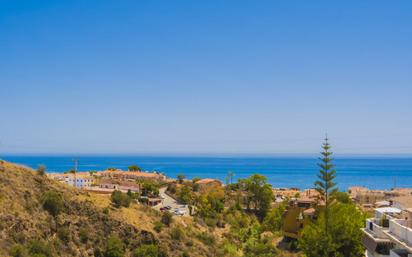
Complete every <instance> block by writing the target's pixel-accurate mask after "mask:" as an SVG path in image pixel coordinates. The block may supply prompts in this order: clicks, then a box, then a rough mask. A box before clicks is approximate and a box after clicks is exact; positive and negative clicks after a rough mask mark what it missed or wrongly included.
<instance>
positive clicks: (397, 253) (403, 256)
mask: <svg viewBox="0 0 412 257" xmlns="http://www.w3.org/2000/svg"><path fill="white" fill-rule="evenodd" d="M389 256H390V257H411V256H412V254H411V253H410V252H408V251H407V250H404V249H392V250H391V251H390V255H389Z"/></svg>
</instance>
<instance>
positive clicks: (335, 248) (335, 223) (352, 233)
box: [299, 203, 366, 257]
mask: <svg viewBox="0 0 412 257" xmlns="http://www.w3.org/2000/svg"><path fill="white" fill-rule="evenodd" d="M329 215H330V216H331V217H333V219H330V220H329V224H328V226H329V227H328V232H327V234H326V230H325V227H324V224H325V213H324V212H323V213H322V214H321V215H320V217H319V218H318V220H317V221H316V222H315V223H313V224H310V225H309V226H306V227H305V228H304V229H303V231H302V237H301V239H300V240H299V247H300V249H301V250H302V251H303V252H304V253H305V255H306V256H307V257H317V256H327V257H328V256H331V257H332V256H354V257H355V256H363V253H364V249H363V247H362V244H361V238H362V231H361V230H360V228H361V227H363V225H364V220H365V218H366V217H365V214H364V213H362V212H361V211H360V210H359V209H358V208H356V206H355V205H354V204H344V203H334V204H332V205H331V206H330V209H329Z"/></svg>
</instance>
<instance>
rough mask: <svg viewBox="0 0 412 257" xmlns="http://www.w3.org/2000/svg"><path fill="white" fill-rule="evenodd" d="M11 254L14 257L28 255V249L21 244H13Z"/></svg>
mask: <svg viewBox="0 0 412 257" xmlns="http://www.w3.org/2000/svg"><path fill="white" fill-rule="evenodd" d="M10 255H11V256H12V257H26V256H27V250H26V248H24V246H22V245H21V244H16V245H13V246H12V247H11V249H10Z"/></svg>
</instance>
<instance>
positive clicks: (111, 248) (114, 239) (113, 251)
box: [104, 235, 125, 257]
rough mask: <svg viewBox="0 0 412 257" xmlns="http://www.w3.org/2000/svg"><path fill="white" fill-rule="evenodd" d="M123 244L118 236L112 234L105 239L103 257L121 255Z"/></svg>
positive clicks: (121, 256)
mask: <svg viewBox="0 0 412 257" xmlns="http://www.w3.org/2000/svg"><path fill="white" fill-rule="evenodd" d="M124 252H125V251H124V244H123V242H122V240H120V238H119V237H118V236H115V235H112V236H110V237H109V239H108V240H107V245H106V251H105V252H104V257H123V256H124Z"/></svg>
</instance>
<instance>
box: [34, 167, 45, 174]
mask: <svg viewBox="0 0 412 257" xmlns="http://www.w3.org/2000/svg"><path fill="white" fill-rule="evenodd" d="M36 172H37V175H40V176H44V174H46V166H44V165H39V167H38V168H37V170H36Z"/></svg>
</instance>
